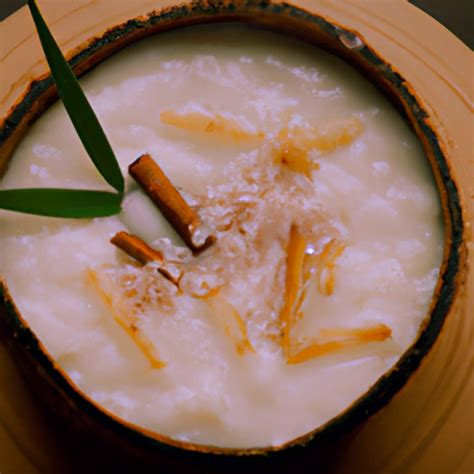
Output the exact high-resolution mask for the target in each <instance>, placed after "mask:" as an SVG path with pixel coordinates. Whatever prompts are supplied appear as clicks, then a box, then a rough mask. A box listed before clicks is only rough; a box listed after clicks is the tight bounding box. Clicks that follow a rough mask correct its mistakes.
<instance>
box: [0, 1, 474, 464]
mask: <svg viewBox="0 0 474 474" xmlns="http://www.w3.org/2000/svg"><path fill="white" fill-rule="evenodd" d="M227 21H239V22H244V23H249V24H252V25H254V26H259V27H263V28H268V29H271V30H275V31H280V32H282V33H285V34H290V35H291V36H294V37H297V38H300V39H304V40H306V41H308V40H310V42H311V43H313V44H316V45H317V46H319V47H321V48H323V49H326V50H329V51H330V52H331V53H334V54H336V55H337V56H339V57H342V59H343V60H347V61H348V62H349V63H351V64H352V65H353V66H355V67H356V69H357V70H359V72H362V74H363V75H365V76H366V77H368V79H369V80H371V81H372V82H374V83H375V84H376V85H377V86H378V87H379V88H381V89H382V90H383V92H384V95H385V96H386V97H387V96H388V98H389V99H390V100H391V101H392V102H394V103H395V105H396V106H398V108H399V109H402V112H403V113H404V115H405V118H406V119H407V120H408V122H409V124H410V126H411V127H412V129H413V130H414V132H415V134H416V135H417V136H418V138H419V139H420V140H421V142H422V144H423V147H424V150H425V154H426V155H427V159H428V161H429V163H430V165H431V169H432V171H433V174H434V178H435V181H436V185H437V189H438V192H439V196H440V201H441V206H442V210H443V216H444V229H445V243H444V255H443V262H442V265H441V268H440V275H439V277H438V281H437V285H436V289H435V291H434V294H433V298H432V301H431V305H430V309H429V311H428V312H427V315H426V316H425V317H424V319H423V321H422V323H421V324H420V328H419V331H418V334H417V336H416V338H415V340H414V341H413V343H412V344H411V345H410V347H409V348H408V349H407V350H406V351H405V352H404V353H403V354H402V355H401V356H400V358H399V359H398V361H397V363H396V364H395V365H394V366H393V367H392V368H391V369H390V370H389V371H387V372H385V373H384V374H383V375H382V376H381V377H379V378H378V379H377V380H376V381H375V382H374V383H373V384H372V385H371V387H370V388H369V389H368V390H367V391H366V392H364V394H362V395H361V396H360V397H358V398H357V399H356V400H354V401H353V403H352V404H351V405H349V406H348V407H347V408H346V409H345V410H343V411H341V412H340V413H339V414H338V415H336V416H335V417H333V418H331V419H330V420H328V421H327V422H325V423H323V424H322V425H320V426H318V427H317V428H316V429H314V430H311V431H310V432H308V433H305V434H303V435H301V436H299V437H297V438H295V439H292V440H290V441H287V442H285V443H282V444H280V445H278V446H269V447H255V448H223V447H215V446H210V445H202V444H195V443H188V442H182V441H179V440H176V439H173V438H171V437H168V436H164V435H161V434H159V433H157V432H154V431H151V430H147V429H144V428H141V427H140V426H138V425H135V424H133V423H130V422H127V421H125V420H123V419H122V418H120V417H119V416H117V415H114V414H112V413H111V412H109V411H108V410H107V409H105V408H104V407H102V406H101V405H100V404H99V403H97V402H94V401H93V400H92V399H91V398H90V397H89V396H88V395H87V394H85V393H84V392H82V390H80V389H79V387H77V386H76V385H75V383H74V382H73V381H72V380H71V379H70V378H69V376H68V375H67V373H66V372H65V371H63V369H61V367H59V365H58V364H57V363H56V362H55V361H54V358H53V357H52V356H51V355H50V354H49V352H48V351H47V350H46V348H45V347H44V346H43V344H42V343H41V342H40V340H39V339H38V337H37V336H36V335H35V333H34V332H33V331H32V330H31V329H30V328H29V326H28V323H27V322H26V320H25V319H23V317H22V315H21V314H20V312H19V310H18V309H17V307H16V306H15V303H14V302H13V299H12V297H11V295H10V293H9V291H8V288H7V286H6V282H5V280H4V279H3V278H0V329H1V326H4V327H5V328H7V331H8V332H9V333H10V334H13V335H14V339H15V340H16V341H17V343H20V345H21V346H22V350H23V351H24V352H25V353H27V354H28V356H29V357H30V358H32V359H33V360H35V361H37V362H38V364H39V365H40V366H41V367H42V368H43V369H44V372H45V377H46V378H47V379H48V380H49V381H50V382H51V383H52V384H53V385H55V387H56V388H57V389H58V390H59V391H60V392H61V394H63V396H64V397H65V398H68V399H70V400H71V401H72V402H73V404H74V405H75V407H76V408H77V409H78V410H80V411H81V412H82V413H85V414H87V415H88V416H90V417H91V418H93V419H94V420H95V421H97V423H98V424H103V425H106V426H108V428H109V429H111V430H115V431H117V432H119V433H120V434H121V435H123V436H124V437H125V438H128V439H129V440H130V441H133V442H138V443H143V444H145V445H148V446H150V447H152V448H155V447H157V446H158V447H160V448H162V447H166V448H167V449H170V448H171V449H173V448H178V450H179V451H180V452H182V450H183V449H184V450H186V451H193V452H199V453H212V454H221V455H222V454H224V455H238V456H241V455H254V454H268V453H271V452H279V451H282V450H286V449H288V448H291V447H294V446H297V445H302V444H304V445H306V444H308V443H314V442H316V441H317V440H323V439H331V438H333V437H335V436H337V435H338V434H340V433H342V432H346V431H348V430H349V429H351V428H354V427H355V426H356V425H357V424H359V423H360V422H361V421H363V420H365V419H367V418H368V417H369V416H371V415H372V414H374V413H375V412H377V411H378V410H379V409H380V408H382V407H383V406H384V405H386V404H387V403H388V402H389V401H390V399H391V398H392V397H393V396H394V395H395V394H396V393H397V392H398V391H399V390H400V389H401V388H402V387H403V386H404V385H405V384H406V382H407V381H408V379H409V378H410V377H411V376H412V375H413V374H414V372H415V371H416V370H417V369H418V367H419V366H420V364H421V362H422V361H423V359H424V357H425V356H426V355H427V354H428V352H429V351H430V349H431V348H432V346H433V344H434V342H435V341H436V339H437V337H438V336H439V334H440V332H441V329H442V327H443V324H444V321H445V319H446V317H447V316H448V314H449V312H450V310H451V307H452V304H453V301H454V299H455V297H456V295H457V294H458V292H459V290H460V287H461V286H462V284H463V282H464V279H465V276H466V273H467V249H466V245H465V240H466V232H467V230H466V225H465V220H464V215H463V214H464V210H463V207H464V205H463V202H462V199H461V196H460V194H459V192H458V187H457V184H456V180H455V178H454V177H453V172H452V169H451V165H450V163H449V159H448V157H449V153H448V152H447V150H448V149H447V147H446V146H445V144H444V143H443V142H442V140H441V139H440V136H439V134H438V133H437V131H436V126H435V124H434V123H433V122H432V120H431V118H430V115H429V113H428V112H427V111H426V110H425V106H424V104H423V101H422V100H421V98H420V97H419V96H418V95H417V93H416V91H415V90H414V89H413V87H412V86H411V85H410V84H409V83H408V82H407V81H406V80H405V79H404V78H403V76H402V75H401V74H400V73H399V71H398V70H397V69H396V67H395V66H393V65H392V64H390V63H389V62H388V61H386V60H385V59H384V58H383V57H382V56H381V55H380V54H379V53H377V52H376V51H375V50H374V49H373V48H372V47H371V46H370V45H369V43H368V42H367V40H366V39H365V38H364V37H363V36H362V35H361V34H360V33H359V32H357V31H355V30H352V29H350V28H349V27H346V26H342V25H341V24H339V23H338V22H336V21H334V20H332V19H330V18H329V17H327V16H322V15H319V14H316V13H313V12H309V11H307V10H305V9H303V8H301V7H297V6H295V5H290V4H287V3H269V2H267V1H261V2H257V1H255V0H229V1H226V2H221V1H219V0H209V1H207V0H199V1H198V2H193V3H189V4H183V5H179V6H172V7H168V8H164V9H162V10H159V11H156V10H154V11H152V12H150V13H149V14H147V15H145V16H144V17H137V18H134V19H131V20H128V21H127V22H125V23H122V24H119V25H117V26H115V27H113V28H111V29H109V30H107V31H106V32H105V33H104V34H103V35H102V36H99V37H95V38H92V39H91V40H88V41H86V42H84V43H83V44H82V45H80V46H79V47H77V48H75V49H74V50H73V52H72V54H71V57H70V63H71V65H72V66H73V67H74V69H75V71H76V73H77V74H78V75H82V74H84V73H85V72H87V71H88V70H90V69H91V68H92V67H94V66H95V65H96V64H98V63H100V62H101V61H102V60H104V59H106V58H107V57H109V56H111V55H112V54H113V53H115V52H116V51H118V50H120V49H122V48H124V47H126V46H128V45H129V44H131V43H133V42H135V41H137V40H139V39H142V38H144V37H147V36H150V35H152V34H159V33H160V32H163V31H167V30H170V29H176V28H182V27H185V26H189V25H194V24H203V23H220V22H227ZM295 25H299V26H300V27H301V29H296V30H295V28H294V26H295ZM311 29H312V30H311ZM310 30H311V32H310ZM306 35H310V36H311V37H310V38H308V37H307V36H306ZM318 35H319V37H318ZM341 37H343V38H344V39H345V40H346V44H347V42H348V44H353V45H355V47H351V48H349V47H347V46H346V45H345V44H344V43H342V42H341ZM55 98H56V97H55V91H54V87H53V80H52V78H51V76H50V75H49V74H43V75H41V76H39V77H37V78H36V79H35V80H33V81H32V82H31V83H30V85H29V87H28V88H27V90H26V91H25V92H24V94H23V95H22V96H21V97H20V99H19V100H18V101H17V102H16V103H15V104H14V106H13V107H12V108H11V109H10V111H9V113H8V115H7V116H6V118H4V119H3V121H0V161H1V158H2V154H3V155H4V156H5V157H6V158H5V161H8V158H9V157H10V156H11V154H12V153H13V150H14V148H15V146H16V144H17V143H18V142H19V141H20V139H21V138H22V136H23V135H24V133H25V132H26V130H27V128H28V126H29V124H30V123H31V122H32V121H33V120H34V119H36V118H37V117H38V116H40V115H41V113H42V112H43V111H44V110H45V109H46V108H47V107H48V106H49V105H50V104H51V103H52V102H53V101H54V100H55Z"/></svg>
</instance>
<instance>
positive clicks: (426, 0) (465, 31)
mask: <svg viewBox="0 0 474 474" xmlns="http://www.w3.org/2000/svg"><path fill="white" fill-rule="evenodd" d="M57 1H58V2H59V1H64V0H57ZM70 1H71V0H70ZM369 1H380V0H369ZM389 1H402V0H389ZM40 2H41V0H39V3H40ZM410 3H413V5H416V6H417V7H418V8H421V9H422V10H423V11H425V12H426V13H428V14H429V15H431V16H432V17H433V18H435V19H436V20H438V21H439V22H440V23H442V24H443V25H444V26H445V27H446V28H448V30H450V31H451V32H452V33H454V34H455V35H456V36H457V37H458V38H459V39H460V40H461V41H464V43H465V44H467V45H468V46H469V47H470V48H471V49H473V48H474V28H473V24H472V23H473V22H472V18H474V1H472V0H451V1H449V0H410ZM454 3H455V4H456V8H453V4H454ZM25 4H26V0H1V2H0V21H1V20H2V19H3V18H6V17H7V16H8V15H10V14H12V13H13V12H14V11H16V10H18V8H20V7H21V6H22V5H25Z"/></svg>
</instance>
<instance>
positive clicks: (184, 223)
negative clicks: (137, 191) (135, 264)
mask: <svg viewBox="0 0 474 474" xmlns="http://www.w3.org/2000/svg"><path fill="white" fill-rule="evenodd" d="M128 171H129V173H130V175H131V176H132V177H133V179H135V181H136V182H137V183H138V184H139V185H140V186H141V187H142V189H143V190H144V191H145V193H146V194H147V195H148V197H149V198H150V199H151V200H152V201H153V203H154V204H155V205H156V206H157V207H158V209H159V210H160V211H161V213H162V214H163V215H164V216H165V218H166V219H167V220H168V222H169V223H170V224H171V225H172V226H173V228H174V229H175V230H176V232H177V233H178V234H179V236H180V237H181V238H182V239H183V240H184V242H185V243H186V245H187V246H188V247H189V248H190V249H191V250H192V251H193V253H194V254H199V253H201V252H202V251H204V250H206V249H207V248H208V247H209V246H210V245H212V244H213V243H214V242H215V240H216V238H215V236H213V235H203V230H204V228H203V225H202V222H201V220H200V219H199V217H198V216H197V215H196V213H195V212H194V211H193V210H192V209H191V207H189V205H188V203H187V202H186V201H185V200H184V198H183V197H182V196H181V194H180V193H179V191H178V190H177V189H176V188H175V187H174V186H173V183H171V181H170V180H169V179H168V177H167V176H166V175H165V173H164V172H163V170H162V169H161V168H160V166H159V165H158V164H157V163H156V162H155V161H154V160H153V158H152V157H151V156H150V155H148V154H144V155H142V156H140V157H139V158H138V159H137V160H135V161H134V162H133V163H132V164H131V165H130V166H129V168H128Z"/></svg>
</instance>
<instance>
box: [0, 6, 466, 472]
mask: <svg viewBox="0 0 474 474" xmlns="http://www.w3.org/2000/svg"><path fill="white" fill-rule="evenodd" d="M43 1H44V0H43ZM54 1H57V2H58V3H62V1H63V0H49V3H51V2H54ZM101 1H102V2H104V1H111V0H96V2H93V3H94V4H95V3H100V2H101ZM156 1H158V0H156ZM312 1H316V0H301V1H300V2H299V3H301V4H303V3H304V2H306V3H305V5H310V4H311V2H312ZM150 2H151V0H150ZM13 3H14V0H0V14H1V12H2V10H3V11H5V7H6V5H7V4H13ZM19 3H24V2H19ZM119 3H122V4H124V3H125V2H117V4H119ZM320 3H326V4H328V5H332V4H334V5H336V4H337V7H339V6H340V5H341V4H343V3H344V4H350V5H352V7H351V8H352V10H354V11H355V10H357V9H358V10H359V11H358V13H360V12H361V11H363V9H364V8H366V9H367V10H368V9H369V7H367V5H368V4H370V5H371V6H370V10H371V11H373V12H376V13H377V14H378V15H379V16H380V17H383V16H385V19H386V20H387V22H386V28H387V30H388V31H389V32H390V33H391V31H390V30H391V29H393V28H395V27H394V25H398V26H397V28H398V30H397V32H399V31H401V32H402V33H405V35H402V36H401V37H402V38H404V39H403V41H405V42H408V41H413V43H410V47H411V48H419V51H428V52H429V53H430V54H432V53H433V52H434V53H436V55H433V56H432V57H431V60H432V61H433V62H434V63H436V67H437V70H438V71H439V72H440V78H441V75H443V76H444V79H449V80H451V83H452V84H454V85H459V90H461V91H464V92H465V94H466V97H468V96H469V94H472V90H471V89H472V77H470V76H469V73H470V71H472V62H469V59H466V58H469V56H468V53H467V52H466V51H464V50H465V49H466V48H463V47H462V45H461V44H460V43H459V42H456V40H455V38H453V37H452V36H451V35H449V33H447V32H446V31H445V30H443V29H440V28H439V25H436V24H435V23H434V22H426V21H424V20H423V18H422V17H423V16H425V15H423V14H422V13H421V12H419V11H417V10H416V9H414V8H413V7H411V6H410V5H402V6H400V4H401V3H405V2H399V1H395V0H377V2H376V1H375V0H368V1H364V2H362V1H361V0H358V2H355V1H351V0H338V2H334V3H332V2H329V1H327V2H322V1H321V2H320ZM382 3H383V4H384V5H383V7H382V6H381V4H382ZM419 3H422V2H419ZM430 3H432V4H433V5H434V4H435V3H437V2H435V1H434V0H433V1H432V2H430ZM444 3H445V4H451V5H452V2H448V1H446V0H444ZM456 3H457V4H458V3H461V2H458V1H457V2H456ZM63 5H64V4H63ZM331 8H334V12H335V11H336V6H334V7H331V6H328V7H327V9H328V16H329V11H330V10H331ZM340 10H343V9H340ZM407 13H409V14H411V15H412V16H413V18H412V17H410V19H409V20H406V16H403V15H406V14H407ZM337 15H338V14H337V13H334V15H333V16H334V17H337ZM340 15H341V22H343V20H344V19H345V18H346V16H347V15H348V14H347V12H344V11H342V12H341V13H340ZM0 17H1V16H0ZM404 19H405V20H406V21H405V22H404V21H403V20H404ZM369 23H370V22H367V25H365V26H364V27H362V26H361V30H362V31H364V30H363V28H366V31H364V36H366V37H367V38H368V39H370V40H372V39H373V40H377V35H378V34H380V32H377V31H375V30H371V29H370V25H369ZM362 24H364V23H362ZM413 31H416V32H417V35H416V36H415V35H411V40H410V39H409V38H410V32H413ZM407 38H408V39H407ZM414 45H416V46H414ZM0 49H1V45H0ZM413 50H414V49H413ZM461 50H462V51H461ZM459 51H461V54H454V53H455V52H457V53H459ZM386 54H387V57H389V55H390V50H389V49H387V52H386ZM409 56H410V55H409V54H407V55H406V56H404V57H403V58H399V59H398V60H399V61H400V62H403V61H418V60H419V58H420V56H418V59H417V58H416V57H415V56H413V57H409ZM446 57H449V61H448V62H442V61H441V59H442V58H446ZM471 58H472V56H471ZM416 64H417V67H416V68H413V70H415V71H416V73H417V74H415V75H414V76H413V77H411V78H410V77H409V78H408V79H410V82H412V83H413V84H414V85H415V86H417V88H418V89H419V90H423V92H424V93H425V94H426V96H425V98H426V99H427V100H428V102H430V103H431V105H433V106H435V107H436V110H440V111H441V112H442V113H441V116H440V119H442V120H445V124H446V126H447V128H448V130H449V131H451V132H452V139H453V140H454V143H457V145H458V148H457V150H455V152H453V154H456V153H457V158H459V160H460V167H459V170H460V176H459V178H460V182H461V186H462V187H463V188H464V189H465V190H467V191H468V192H469V194H472V191H470V190H472V182H471V184H469V183H470V181H469V176H471V179H472V162H471V164H470V165H469V164H468V163H467V162H468V161H469V160H466V159H463V153H464V158H465V155H466V154H467V153H469V142H468V141H466V137H465V136H464V135H465V134H464V135H463V134H462V130H461V129H464V130H466V123H467V121H468V120H469V117H471V119H472V116H469V114H468V112H469V111H468V110H467V109H468V108H469V107H467V108H466V107H465V106H463V105H462V103H461V102H462V100H460V99H462V98H463V97H464V96H463V95H462V94H461V95H460V96H455V95H450V93H448V92H447V93H446V97H439V94H438V96H436V97H435V96H430V91H429V88H430V87H431V84H429V83H427V84H423V83H422V82H419V81H422V79H423V76H424V75H423V74H422V73H421V72H422V69H423V68H424V67H426V66H427V64H426V63H423V62H420V63H416ZM1 66H2V64H1V63H0V67H1ZM443 68H444V69H443ZM3 72H4V71H2V74H3ZM425 76H426V77H428V75H426V74H425ZM469 77H470V78H469ZM440 80H441V79H440ZM469 81H471V82H469ZM466 84H467V85H466ZM469 84H470V89H469ZM456 97H457V98H456ZM457 100H459V102H457V103H456V104H457V105H456V107H458V108H457V109H456V108H454V107H451V104H453V103H454V102H456V101H457ZM443 101H446V102H443ZM455 111H458V112H459V113H457V114H455V113H454V112H455ZM470 111H471V113H472V105H471V108H470ZM449 114H451V115H449ZM463 122H465V123H463ZM470 144H471V145H470V146H471V148H470V153H471V155H472V140H471V142H470ZM470 167H471V168H470ZM470 209H471V212H472V200H471V202H470ZM471 222H472V215H471ZM472 250H473V248H472V246H471V256H472V253H473V252H472ZM471 266H472V264H471ZM468 285H469V286H468V288H469V290H468V297H469V301H467V302H466V303H465V306H464V307H463V308H461V309H460V312H459V313H458V314H457V317H456V318H450V320H449V321H448V324H447V325H446V328H445V329H444V330H443V334H442V338H440V339H441V340H440V341H438V343H437V346H435V349H436V351H433V353H432V354H430V356H429V357H428V358H427V360H426V361H425V363H424V364H423V366H422V368H421V369H420V370H419V371H418V372H417V373H416V374H415V375H416V377H414V378H416V380H413V381H412V383H411V384H409V385H408V386H407V387H406V390H403V391H402V392H401V393H400V394H399V395H398V396H397V397H396V398H395V399H394V400H393V401H392V402H391V403H390V404H389V405H388V406H387V407H386V408H384V409H383V410H382V411H381V412H379V413H378V414H377V415H376V416H374V417H372V418H371V419H370V420H369V421H368V422H367V423H366V424H364V425H363V426H362V427H360V428H359V429H358V430H357V432H356V434H355V436H354V437H353V438H351V439H350V440H349V441H346V442H345V444H343V445H342V451H343V452H344V456H340V453H341V449H339V451H337V450H335V452H334V453H328V463H329V464H328V466H330V468H329V469H328V470H327V471H325V472H332V473H337V474H339V473H346V472H347V473H349V472H350V473H351V474H353V473H354V474H359V473H362V472H363V473H364V474H366V473H367V474H370V473H372V474H375V473H377V474H378V473H379V472H387V473H397V474H398V473H400V474H409V473H411V474H424V473H428V472H429V473H430V474H431V473H433V474H437V473H439V474H451V473H453V474H454V473H459V474H467V473H472V472H473V468H474V459H473V450H472V446H473V441H474V439H473V436H474V434H473V417H472V415H473V411H474V410H473V409H472V400H473V399H474V395H473V391H474V390H473V377H472V368H471V377H469V376H468V377H467V378H464V379H463V378H462V376H461V375H460V373H461V372H463V373H465V372H464V369H465V367H466V365H467V366H469V360H470V361H471V364H472V346H473V344H472V341H473V337H472V336H473V321H472V317H469V316H472V313H473V312H474V304H473V298H472V295H473V290H474V279H473V272H471V278H470V280H469V282H468ZM469 295H470V296H469ZM469 345H470V347H471V349H468V352H464V353H462V351H461V352H460V351H459V350H457V349H458V348H459V347H469ZM469 351H470V352H469ZM446 361H450V364H448V363H446ZM456 364H457V365H458V369H456V368H453V367H454V366H455V365H456ZM440 366H443V367H449V370H446V371H445V373H442V374H440ZM461 369H462V370H461ZM467 373H468V374H469V372H467ZM435 381H436V382H435ZM434 386H436V388H433V387H434ZM49 425H50V420H49V418H48V413H45V412H44V411H42V410H41V409H40V407H39V405H38V402H37V401H36V399H35V396H34V393H32V392H31V391H29V390H26V389H25V384H24V381H23V379H22V378H21V376H20V375H19V373H18V370H17V369H16V367H15V366H14V364H13V362H12V361H11V359H10V358H9V356H8V355H7V353H6V350H5V348H4V347H3V345H2V344H1V341H0V473H1V474H17V473H18V474H29V473H31V474H33V473H38V472H40V471H41V472H54V473H56V472H57V473H60V472H71V471H70V469H68V459H67V456H66V455H65V452H64V448H65V446H64V444H62V440H61V429H60V427H59V428H58V427H51V426H49ZM394 432H395V433H399V434H400V433H403V435H400V436H399V437H398V439H395V437H394V436H395V435H394ZM331 456H332V458H331ZM339 458H340V459H339ZM318 462H320V460H318ZM331 466H332V467H331ZM348 466H350V467H351V469H349V468H348ZM447 466H449V468H448V467H447ZM69 467H70V466H69Z"/></svg>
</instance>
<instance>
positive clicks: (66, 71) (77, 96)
mask: <svg viewBox="0 0 474 474" xmlns="http://www.w3.org/2000/svg"><path fill="white" fill-rule="evenodd" d="M28 6H29V7H30V11H31V14H32V16H33V20H34V22H35V24H36V29H37V30H38V35H39V38H40V41H41V44H42V46H43V50H44V53H45V56H46V59H47V60H48V64H49V67H50V69H51V73H52V75H53V78H54V80H55V82H56V86H57V89H58V93H59V97H61V100H62V101H63V103H64V107H65V108H66V111H67V113H68V114H69V117H70V118H71V121H72V123H73V125H74V128H75V129H76V132H77V134H78V135H79V138H80V139H81V141H82V143H83V145H84V147H85V149H86V151H87V153H88V154H89V156H90V158H91V159H92V161H93V162H94V164H95V166H96V168H97V170H98V171H99V173H100V174H101V175H102V176H103V177H104V179H105V180H106V181H107V182H108V183H109V184H110V185H111V186H113V187H114V188H115V189H116V190H117V191H118V192H120V193H122V192H123V190H124V179H123V176H122V173H121V171H120V167H119V165H118V163H117V159H116V158H115V155H114V152H113V151H112V147H111V146H110V143H109V141H108V140H107V137H106V136H105V133H104V131H103V129H102V127H101V125H100V123H99V120H98V119H97V116H96V115H95V113H94V111H93V110H92V107H91V106H90V104H89V102H88V100H87V98H86V96H85V94H84V92H83V91H82V89H81V87H80V86H79V83H78V82H77V79H76V77H75V75H74V73H73V71H72V69H71V67H70V66H69V64H68V63H67V61H66V60H65V59H64V56H63V55H62V53H61V50H60V49H59V47H58V45H57V44H56V41H55V40H54V38H53V36H52V34H51V32H50V31H49V29H48V26H47V25H46V23H45V21H44V19H43V17H42V16H41V13H40V11H39V9H38V7H37V5H36V2H35V0H28Z"/></svg>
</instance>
